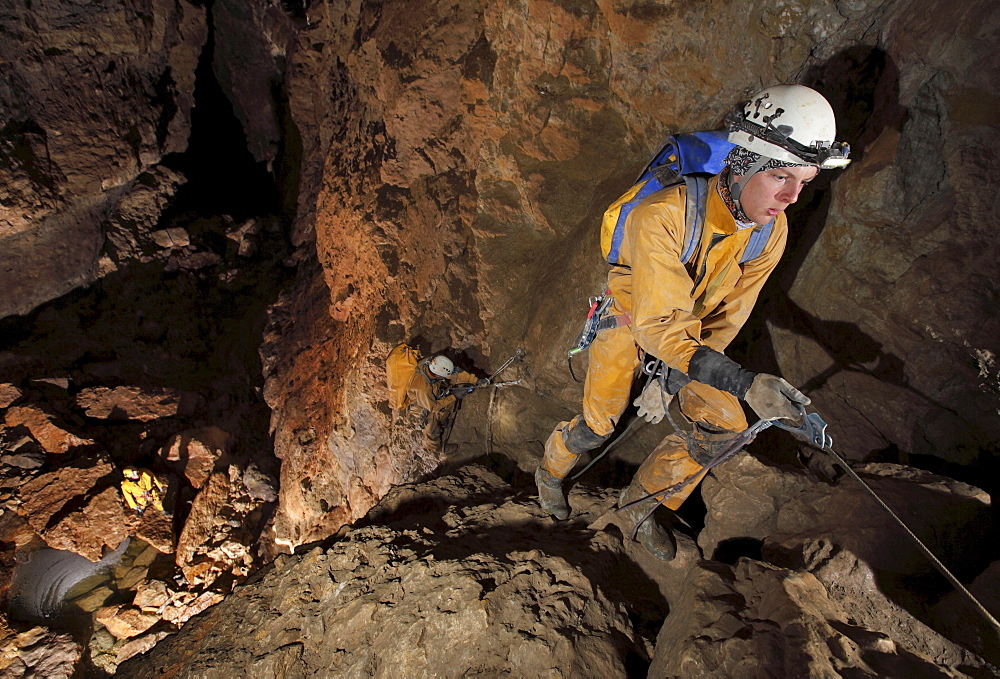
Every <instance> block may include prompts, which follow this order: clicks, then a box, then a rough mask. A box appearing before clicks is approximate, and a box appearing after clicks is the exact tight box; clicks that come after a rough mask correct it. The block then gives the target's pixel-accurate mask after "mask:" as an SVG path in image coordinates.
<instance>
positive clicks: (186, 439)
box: [159, 426, 232, 488]
mask: <svg viewBox="0 0 1000 679" xmlns="http://www.w3.org/2000/svg"><path fill="white" fill-rule="evenodd" d="M231 442H232V437H231V436H230V435H229V433H228V432H226V431H224V430H223V429H221V428H219V427H216V426H210V427H202V428H200V429H190V430H187V431H183V432H181V433H180V434H176V435H175V436H173V437H171V439H170V440H169V441H168V442H167V443H166V445H164V446H163V447H162V448H161V449H160V453H159V454H160V458H161V459H162V460H164V461H165V462H167V463H168V464H167V466H168V467H170V468H172V469H173V470H174V471H175V472H176V473H178V474H180V475H183V476H184V477H186V478H187V480H188V482H189V483H190V484H191V486H192V487H194V488H201V487H202V486H203V485H204V483H205V481H206V480H207V479H208V477H209V476H210V475H211V474H212V471H213V470H214V469H215V464H216V462H217V461H218V460H219V458H220V457H222V456H223V455H226V454H227V453H228V452H229V449H230V446H231Z"/></svg>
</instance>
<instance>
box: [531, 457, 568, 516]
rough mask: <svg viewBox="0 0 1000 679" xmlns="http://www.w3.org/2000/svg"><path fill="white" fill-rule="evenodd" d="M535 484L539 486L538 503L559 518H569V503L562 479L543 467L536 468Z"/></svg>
mask: <svg viewBox="0 0 1000 679" xmlns="http://www.w3.org/2000/svg"><path fill="white" fill-rule="evenodd" d="M535 485H536V486H538V504H540V505H541V506H542V509H544V510H545V511H546V512H548V513H549V514H551V515H552V516H554V517H556V518H557V519H559V520H565V519H568V518H569V504H567V503H566V497H565V496H564V495H563V491H562V479H560V478H558V477H556V476H553V475H552V474H550V473H549V472H547V471H545V470H544V469H542V467H541V466H539V467H538V469H536V470H535Z"/></svg>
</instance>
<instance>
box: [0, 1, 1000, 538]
mask: <svg viewBox="0 0 1000 679" xmlns="http://www.w3.org/2000/svg"><path fill="white" fill-rule="evenodd" d="M208 11H209V10H207V9H206V8H205V7H203V6H201V5H193V4H189V3H187V2H184V1H183V0H182V1H180V2H174V3H170V2H161V1H160V0H147V1H144V2H140V1H139V0H132V1H130V2H128V3H125V4H123V5H121V6H120V7H118V6H116V7H115V8H95V7H88V9H87V11H86V12H84V11H83V10H82V9H80V8H79V7H78V6H77V5H75V4H73V3H69V2H56V1H55V0H49V1H47V2H32V3H31V5H30V7H29V6H28V5H21V4H14V3H4V5H3V7H2V8H0V12H2V16H3V21H2V22H0V26H2V27H3V28H2V30H3V31H4V37H5V40H4V41H3V47H0V49H2V50H4V51H3V55H4V58H3V63H2V64H0V73H2V74H3V78H2V80H0V123H2V126H3V127H2V130H0V142H2V144H0V180H2V181H0V186H2V187H3V189H2V200H0V238H2V243H3V249H2V252H0V264H2V265H0V281H2V283H3V288H4V290H5V292H7V294H6V295H4V298H3V306H2V307H0V317H2V316H8V315H10V314H23V313H26V312H27V311H29V310H31V309H32V308H34V307H35V306H37V305H38V304H39V303H41V302H43V301H46V300H49V299H52V298H54V297H57V296H58V295H60V294H63V293H64V292H66V291H68V290H70V289H72V288H74V287H76V286H79V285H85V284H87V283H88V282H89V281H91V280H93V279H94V277H96V276H99V275H101V273H102V272H104V271H106V270H108V269H109V268H114V267H115V266H120V265H122V262H123V261H124V260H125V259H127V257H125V256H119V255H121V254H122V252H123V251H124V250H128V249H129V248H132V249H133V250H134V252H132V253H131V254H133V255H136V256H138V255H139V254H141V252H139V251H140V250H141V245H142V244H141V243H139V244H135V243H131V242H130V241H129V238H127V237H122V238H121V239H119V238H118V235H120V234H121V233H123V232H127V231H128V230H129V228H130V226H129V224H130V223H131V222H132V221H136V220H144V221H145V222H149V223H150V224H154V223H155V220H156V214H155V210H154V209H153V207H155V206H156V205H160V206H162V204H163V203H164V202H165V196H168V195H169V194H170V193H172V192H173V191H175V190H176V186H177V185H178V184H179V183H181V182H183V177H180V176H177V175H176V174H175V173H171V172H169V171H167V170H166V169H165V168H157V167H156V164H157V163H159V162H160V161H161V160H162V159H163V157H164V156H167V155H169V154H171V153H174V152H180V151H183V150H184V149H185V145H186V142H187V135H188V132H189V127H190V112H191V106H192V103H193V91H194V73H195V67H196V64H197V59H198V56H199V53H200V51H201V48H202V45H203V44H204V43H205V41H206V39H207V35H208V29H207V26H206V21H207V20H208V19H207V15H208ZM210 11H211V12H212V16H213V19H212V20H213V21H214V26H215V63H214V71H215V74H216V76H217V77H218V79H219V81H220V83H221V84H222V86H223V88H224V89H225V90H226V94H227V96H228V97H229V99H230V101H231V102H232V104H233V108H234V112H235V113H236V115H237V117H238V118H239V119H240V121H241V122H242V124H243V126H244V131H245V133H246V137H247V147H248V149H249V150H250V152H251V154H252V155H253V157H254V158H255V160H257V161H261V162H265V163H267V165H268V167H269V168H271V170H272V171H273V172H274V173H275V175H276V176H277V177H278V178H279V179H280V180H281V181H282V182H283V184H284V187H283V188H284V192H285V195H286V196H288V197H290V198H289V200H290V203H289V208H290V211H292V212H294V213H295V215H296V217H295V221H294V224H293V225H292V227H291V233H290V238H291V240H292V242H293V244H294V246H295V247H296V248H297V251H296V253H295V254H294V255H293V256H292V257H291V258H289V260H287V263H288V264H289V265H292V264H296V265H297V266H298V275H297V278H296V282H295V283H294V284H293V285H291V286H290V287H289V288H288V289H286V290H285V292H284V294H283V295H282V297H281V299H280V300H279V302H278V303H277V304H275V305H273V306H272V307H271V310H270V313H269V323H268V326H267V328H266V329H265V332H264V337H263V338H262V341H263V343H262V347H261V356H262V360H263V367H264V373H265V377H266V378H267V381H266V386H265V390H264V391H265V397H266V399H267V401H268V404H269V405H270V407H271V408H272V410H273V417H272V430H273V436H274V445H275V453H276V454H277V455H278V456H279V457H280V458H281V460H282V484H281V485H282V491H281V493H282V495H281V500H280V508H279V510H278V512H277V514H276V517H275V521H274V525H273V535H272V537H273V538H274V539H275V540H276V541H277V542H278V543H280V544H282V545H284V546H286V547H288V546H292V545H296V544H301V543H304V542H308V541H310V540H314V539H317V538H320V537H325V536H326V535H328V534H330V533H331V532H332V531H334V530H336V529H337V527H339V526H340V525H342V524H343V523H345V522H349V521H351V520H353V519H354V518H355V517H358V516H360V515H362V514H363V513H364V512H365V511H366V510H367V509H368V508H369V507H370V506H371V505H372V504H373V503H374V502H375V501H376V500H377V499H378V498H379V497H381V496H382V495H383V494H384V493H385V492H386V491H387V490H388V488H390V487H391V486H392V485H393V484H397V483H400V482H405V481H409V480H412V479H414V478H417V477H419V476H420V475H422V474H424V473H426V472H429V471H431V470H432V469H434V468H435V467H436V466H437V465H438V464H439V463H440V462H441V461H442V457H441V456H440V455H438V454H435V453H428V452H426V451H423V450H422V449H421V448H420V446H419V444H418V441H417V440H415V438H414V436H413V435H412V434H411V432H410V431H409V430H408V429H407V427H406V426H405V423H404V422H403V421H402V420H401V419H400V418H399V417H398V416H397V415H396V414H394V413H392V412H391V411H390V410H389V408H388V404H387V400H386V394H385V385H384V366H383V360H384V357H385V356H386V354H387V353H388V351H389V349H391V347H392V346H394V345H395V344H396V343H398V342H400V341H409V342H411V343H414V344H415V345H416V346H418V347H419V348H420V349H421V351H423V352H424V353H428V352H431V351H441V350H445V349H448V350H449V351H450V352H451V354H452V356H453V357H454V358H456V359H458V361H459V362H460V363H461V364H463V366H464V367H466V368H476V369H478V370H480V371H482V372H486V373H488V372H492V370H494V369H495V368H496V367H497V366H498V365H499V364H500V363H501V362H502V361H503V360H504V359H505V358H506V357H507V356H509V355H510V354H511V353H513V351H514V350H515V349H516V348H518V347H523V348H525V349H526V351H527V358H526V360H525V361H524V362H523V363H521V364H519V366H517V367H516V368H515V369H514V370H513V371H512V373H510V374H509V377H521V378H523V380H524V381H523V383H522V385H521V386H520V387H518V388H510V389H507V390H505V391H503V392H500V393H498V394H497V396H496V398H495V400H494V401H493V402H492V403H491V402H490V400H489V399H488V398H487V396H486V395H485V394H483V395H480V394H477V395H476V396H475V397H473V398H470V399H467V401H466V403H465V404H464V406H463V410H462V413H461V417H460V418H459V420H458V424H457V425H456V429H455V431H454V433H453V436H452V442H453V443H454V444H456V446H457V447H458V448H459V450H460V454H461V455H465V456H474V455H475V454H476V451H483V452H485V450H486V449H487V448H489V449H491V450H498V451H501V452H504V453H506V454H508V455H510V456H511V457H513V458H514V459H515V460H517V462H518V464H519V465H520V466H521V467H522V468H524V469H529V468H531V466H533V464H534V460H535V459H536V458H537V456H538V455H539V454H540V452H541V442H542V441H543V440H544V438H545V437H546V436H547V435H548V432H549V431H550V430H551V428H552V426H553V424H554V423H555V422H556V421H558V420H559V419H562V418H565V417H567V416H570V415H572V414H573V413H575V412H576V411H577V409H578V406H579V399H580V396H581V391H582V390H581V387H580V385H578V384H577V383H575V382H573V381H572V380H571V379H570V378H569V376H568V374H567V371H566V369H565V351H566V349H567V348H568V347H569V346H570V345H571V344H572V342H573V340H574V338H575V335H576V333H577V332H578V330H579V325H580V322H581V320H582V316H583V314H584V312H585V304H586V297H587V296H589V295H592V294H594V293H596V292H597V291H599V290H600V288H601V284H602V279H603V276H604V271H605V268H604V266H603V264H602V262H601V261H600V257H599V254H598V247H597V229H596V225H597V223H598V218H599V215H600V213H601V212H602V210H603V208H604V207H605V206H606V205H607V204H608V203H609V202H610V201H611V200H612V199H613V198H615V197H616V196H617V194H618V193H619V192H620V191H621V190H622V189H623V188H625V187H626V186H627V184H628V182H629V180H630V179H631V177H633V176H634V175H635V173H636V172H637V171H638V170H639V169H640V167H641V165H642V164H643V162H644V161H645V159H646V157H647V156H648V154H649V152H650V151H651V150H652V149H653V148H654V147H655V146H656V145H657V144H658V143H659V141H660V140H661V139H662V137H663V136H664V135H665V134H668V133H671V132H676V131H683V130H691V129H699V128H707V127H715V126H718V125H719V123H720V122H721V119H722V116H723V114H724V112H725V111H726V110H727V109H728V108H729V107H730V106H731V105H732V103H733V102H734V101H736V100H738V99H739V98H741V97H742V96H745V95H746V94H748V93H750V92H751V91H753V90H755V89H757V88H759V87H761V86H764V85H767V84H771V83H774V82H802V83H806V84H811V85H813V86H815V87H817V88H818V89H820V90H821V91H822V92H824V94H826V95H827V96H828V97H829V98H830V100H831V102H832V103H833V104H834V107H835V109H836V110H837V112H838V115H839V117H840V122H841V128H842V130H843V132H842V134H841V136H842V137H843V138H845V139H846V140H847V141H849V142H851V143H852V145H853V146H854V148H855V154H854V157H855V158H856V160H855V162H854V164H853V165H852V166H851V167H850V168H849V169H848V170H847V171H845V172H842V173H825V174H824V177H823V178H822V179H821V180H820V181H817V182H815V187H814V188H813V189H812V190H811V191H810V192H809V193H808V194H806V195H804V196H803V197H802V199H801V200H800V203H799V205H797V206H796V208H795V209H793V210H790V217H791V221H792V235H791V240H790V247H789V251H788V253H787V254H786V258H785V261H784V263H783V265H782V268H781V269H780V270H779V272H778V273H777V275H776V276H775V278H774V279H773V281H772V283H771V284H770V285H769V286H768V289H767V291H766V293H765V295H764V298H763V299H762V300H761V304H760V307H759V309H758V312H757V314H756V317H755V319H754V320H753V321H752V323H751V324H750V326H748V328H747V329H746V331H745V332H744V334H743V336H742V337H741V338H740V339H739V340H738V341H737V342H736V343H734V346H733V348H732V352H731V353H732V354H733V355H734V357H737V358H739V359H740V360H742V361H744V362H745V363H746V365H747V366H748V367H750V368H752V369H762V370H780V371H781V372H782V373H783V374H784V375H786V376H787V377H788V378H789V379H790V380H791V381H793V382H795V383H797V384H800V385H803V386H804V387H805V388H806V389H807V391H809V393H810V394H811V395H812V396H813V397H814V400H815V403H816V406H817V408H818V409H819V411H820V412H821V413H822V414H823V415H824V416H825V417H826V419H827V420H828V421H829V422H830V423H831V425H832V429H831V433H832V434H833V435H834V437H835V441H836V442H837V447H838V449H840V450H842V451H843V452H845V453H846V454H848V455H850V456H852V457H855V458H859V459H860V458H864V457H866V456H870V455H873V454H882V455H884V454H887V451H888V454H891V455H894V456H897V457H900V458H903V457H906V456H913V457H915V458H916V457H920V456H928V455H930V456H935V457H938V458H941V459H944V460H947V461H952V462H956V463H962V464H969V463H982V462H983V461H984V460H987V461H988V460H990V459H993V458H992V457H991V456H992V455H995V449H996V443H995V442H996V440H997V438H998V437H997V434H998V431H1000V417H998V412H997V393H998V390H1000V383H998V382H1000V379H998V368H997V366H996V363H995V352H996V348H995V340H994V338H995V337H996V336H997V332H996V331H997V328H996V324H997V320H996V302H995V283H994V278H995V276H994V275H993V273H994V271H995V266H994V265H993V262H995V261H996V253H997V248H996V246H995V245H994V244H993V240H992V239H991V238H990V237H989V234H988V233H985V230H986V229H987V228H988V226H987V225H989V224H990V221H991V218H992V216H993V214H995V212H996V209H995V202H996V199H995V198H994V196H995V195H996V193H997V192H996V180H995V179H994V177H995V176H996V173H995V172H993V170H994V168H995V164H996V160H995V159H996V151H995V142H994V141H993V139H994V138H995V135H994V134H993V133H994V132H995V128H996V127H997V113H996V111H997V110H998V109H997V105H996V103H997V102H996V92H997V86H996V82H995V80H996V78H997V73H998V72H1000V71H998V69H997V64H996V59H997V57H996V56H995V54H996V49H995V48H996V42H997V41H996V34H997V24H998V20H997V11H996V10H995V9H994V8H993V5H992V4H988V3H986V2H983V1H977V2H971V3H966V4H964V5H962V6H961V7H956V6H954V5H953V4H951V3H945V2H943V1H940V0H936V1H933V2H921V3H917V2H916V1H915V0H902V1H897V2H888V1H884V0H883V1H878V0H841V1H839V2H819V1H815V2H800V1H796V0H789V1H787V2H781V3H773V2H748V3H738V4H734V3H728V2H721V1H719V0H713V1H709V2H691V3H649V2H645V1H631V0H600V1H597V0H595V1H584V0H577V1H570V0H517V1H514V0H509V1H507V2H499V3H498V2H492V3H489V2H485V1H483V0H480V1H470V2H466V3H461V4H459V3H447V2H439V1H432V0H420V1H411V2H407V3H401V2H374V1H368V2H361V1H360V0H341V1H338V2H319V1H316V2H292V1H286V2H278V1H277V0H253V1H252V2H245V3H238V2H235V1H230V0H216V2H214V3H212V5H211V7H210ZM140 177H145V179H144V180H142V181H140ZM157 178H158V179H157ZM150 181H153V183H154V184H156V183H158V186H160V187H162V188H156V189H155V190H154V191H153V193H156V194H157V195H156V196H153V197H152V198H150V199H149V200H145V199H144V200H143V201H140V202H142V203H143V205H146V204H147V203H148V204H149V205H150V206H153V207H150V208H149V209H148V210H146V212H148V213H149V214H146V213H145V212H144V213H143V214H141V215H138V216H136V215H134V214H132V212H134V211H131V212H130V211H129V210H130V209H129V208H128V205H129V204H130V200H131V198H130V197H134V196H135V195H136V193H137V192H141V191H148V190H149V188H150V187H149V183H150ZM123 205H124V207H123ZM144 210H145V208H144ZM150 224H147V225H146V226H147V227H149V226H150ZM126 235H127V234H126ZM122 242H124V245H122ZM125 254H126V255H128V254H129V253H127V252H126V253H125ZM109 257H110V259H109ZM584 363H585V361H584V362H581V363H580V364H578V365H577V372H578V374H579V373H580V372H582V369H583V367H584ZM488 403H491V405H490V407H487V404H488ZM647 438H648V436H647ZM646 443H647V442H645V440H644V439H642V437H639V440H638V441H637V442H633V443H627V444H625V445H623V446H622V451H623V454H628V453H629V450H630V448H631V450H632V452H633V454H635V455H641V454H642V452H643V451H644V450H647V449H648V446H647V445H646Z"/></svg>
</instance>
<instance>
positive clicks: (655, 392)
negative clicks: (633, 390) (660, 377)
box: [632, 379, 674, 424]
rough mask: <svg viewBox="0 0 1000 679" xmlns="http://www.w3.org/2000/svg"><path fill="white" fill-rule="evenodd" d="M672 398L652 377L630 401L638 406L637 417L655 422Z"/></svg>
mask: <svg viewBox="0 0 1000 679" xmlns="http://www.w3.org/2000/svg"><path fill="white" fill-rule="evenodd" d="M673 398H674V397H673V395H671V394H668V393H667V392H666V391H664V390H663V388H662V387H661V386H660V383H659V382H658V381H657V380H655V379H654V380H650V381H649V384H647V385H646V388H645V389H643V390H642V393H641V394H639V396H638V397H636V399H635V400H634V401H632V405H635V406H638V407H639V410H637V411H636V414H637V415H638V416H639V417H641V418H643V419H644V420H646V421H647V422H649V423H650V424H656V423H658V422H659V421H660V420H662V419H663V416H664V415H666V414H667V406H668V405H670V401H671V400H673Z"/></svg>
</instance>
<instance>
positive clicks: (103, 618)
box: [94, 605, 160, 639]
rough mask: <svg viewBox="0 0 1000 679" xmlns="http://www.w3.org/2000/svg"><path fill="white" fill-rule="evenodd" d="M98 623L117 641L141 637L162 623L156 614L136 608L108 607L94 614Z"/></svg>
mask: <svg viewBox="0 0 1000 679" xmlns="http://www.w3.org/2000/svg"><path fill="white" fill-rule="evenodd" d="M94 618H95V619H96V620H97V622H99V623H101V624H102V625H104V627H105V628H107V630H108V631H109V632H111V634H112V635H114V637H115V638H116V639H131V638H132V637H135V636H139V635H140V634H142V633H143V632H145V631H146V630H148V629H149V628H150V627H152V626H153V625H155V624H156V623H158V622H159V621H160V616H159V615H157V614H156V613H147V612H145V611H142V610H140V609H139V608H136V607H134V606H121V605H119V606H106V607H104V608H102V609H100V610H98V611H97V612H96V613H95V614H94Z"/></svg>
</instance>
